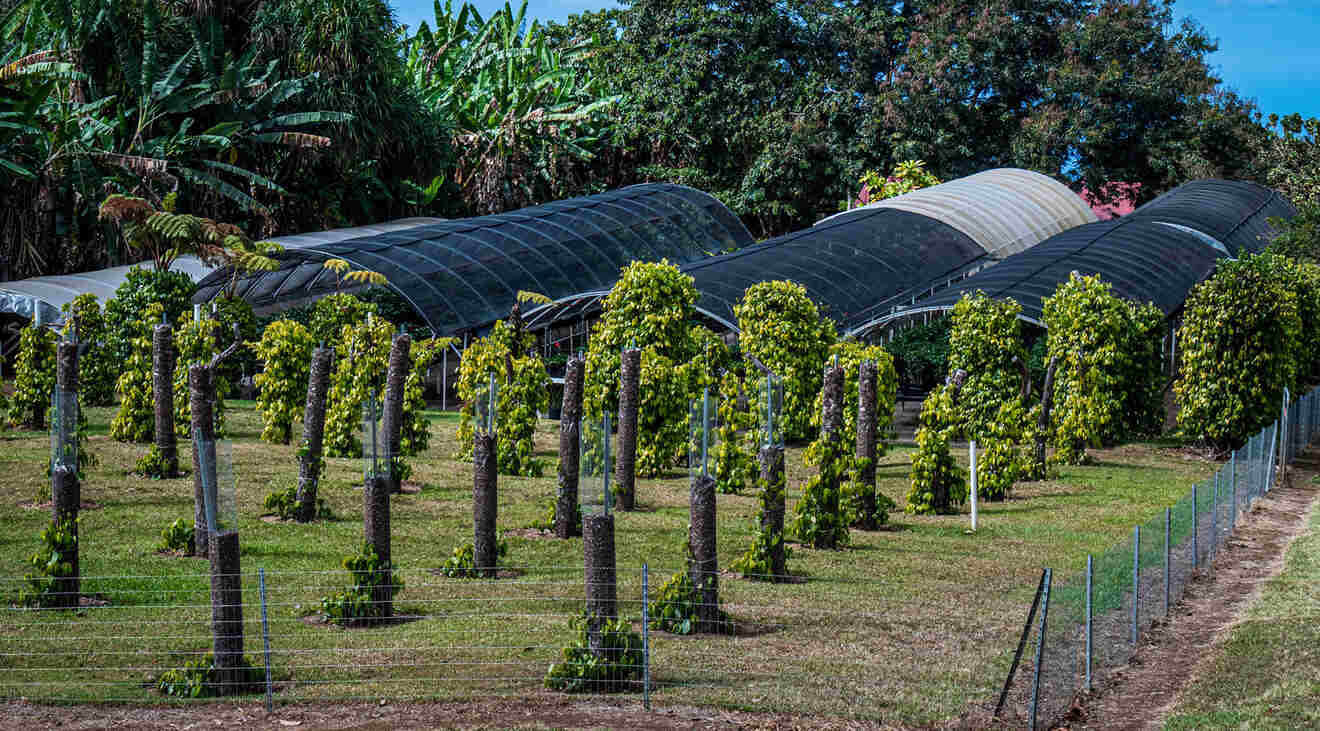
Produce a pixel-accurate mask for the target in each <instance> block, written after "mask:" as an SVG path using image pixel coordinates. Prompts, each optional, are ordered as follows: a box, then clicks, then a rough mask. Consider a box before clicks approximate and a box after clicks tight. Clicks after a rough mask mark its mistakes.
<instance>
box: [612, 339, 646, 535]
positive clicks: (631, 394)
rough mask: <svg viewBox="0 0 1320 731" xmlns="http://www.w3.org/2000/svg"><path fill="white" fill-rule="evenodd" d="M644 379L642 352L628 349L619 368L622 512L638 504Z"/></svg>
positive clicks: (618, 461) (617, 464) (617, 470)
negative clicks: (639, 425) (639, 413)
mask: <svg viewBox="0 0 1320 731" xmlns="http://www.w3.org/2000/svg"><path fill="white" fill-rule="evenodd" d="M641 377H642V351H640V350H638V349H636V348H625V349H624V350H623V352H622V353H621V354H620V367H619V451H618V456H617V457H616V458H615V461H614V482H615V484H616V485H617V486H618V487H617V488H616V489H617V490H618V494H619V509H620V510H632V509H634V508H635V507H636V504H637V402H638V395H639V394H638V389H639V385H640V382H641Z"/></svg>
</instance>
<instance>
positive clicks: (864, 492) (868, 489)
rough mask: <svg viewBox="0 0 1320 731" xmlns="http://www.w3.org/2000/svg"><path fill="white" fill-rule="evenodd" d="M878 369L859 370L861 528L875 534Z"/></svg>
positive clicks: (868, 364) (864, 366) (865, 367)
mask: <svg viewBox="0 0 1320 731" xmlns="http://www.w3.org/2000/svg"><path fill="white" fill-rule="evenodd" d="M876 373H877V372H876V367H875V362H874V361H869V360H867V361H862V364H861V366H860V367H859V368H858V369H857V459H858V460H859V462H860V464H861V467H860V469H858V470H857V481H858V482H859V483H860V484H859V486H858V488H859V496H860V497H861V503H862V515H861V516H859V517H858V520H857V527H859V528H861V529H862V530H875V529H876V527H877V525H876V522H875V460H876V451H877V450H876V413H875V409H876V396H875V390H876V378H877V375H876Z"/></svg>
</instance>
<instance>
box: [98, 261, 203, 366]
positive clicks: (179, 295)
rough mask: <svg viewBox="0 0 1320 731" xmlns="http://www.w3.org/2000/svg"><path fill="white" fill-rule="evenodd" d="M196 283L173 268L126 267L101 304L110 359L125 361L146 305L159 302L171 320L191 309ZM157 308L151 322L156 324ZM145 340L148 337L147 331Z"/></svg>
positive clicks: (137, 331) (137, 333)
mask: <svg viewBox="0 0 1320 731" xmlns="http://www.w3.org/2000/svg"><path fill="white" fill-rule="evenodd" d="M196 291H197V285H195V284H193V281H192V279H190V278H189V277H188V275H187V274H184V273H182V272H174V271H156V270H155V269H143V268H141V267H133V268H131V269H129V270H128V275H127V276H126V277H125V278H124V281H123V283H122V284H120V285H119V288H118V289H116V290H115V296H114V297H113V298H112V299H111V300H110V301H109V302H106V303H105V326H106V330H107V331H108V332H109V335H110V353H111V362H113V363H120V364H122V363H125V362H127V361H128V359H129V357H131V355H132V353H133V350H134V347H135V346H134V340H136V339H137V338H138V337H140V334H141V328H140V323H141V322H142V318H143V316H144V313H145V312H146V311H147V308H148V307H149V306H151V305H159V306H160V307H161V308H162V309H163V311H164V312H165V316H166V317H167V318H168V322H175V321H176V320H178V319H179V316H180V315H182V314H183V313H185V312H191V311H192V296H193V293H195V292H196ZM160 317H161V315H160V311H157V313H156V318H155V319H154V320H153V321H152V322H151V324H152V325H155V324H156V323H159V322H160V321H161V319H160ZM147 340H148V341H150V340H151V335H150V334H149V333H148V335H147Z"/></svg>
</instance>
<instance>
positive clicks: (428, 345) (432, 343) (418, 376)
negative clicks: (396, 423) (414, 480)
mask: <svg viewBox="0 0 1320 731" xmlns="http://www.w3.org/2000/svg"><path fill="white" fill-rule="evenodd" d="M452 340H453V339H452V338H429V339H427V340H414V341H413V343H412V349H411V350H410V351H409V353H410V355H411V358H412V369H411V370H409V371H408V377H407V378H406V379H405V380H404V382H403V423H402V424H401V425H400V429H399V450H400V451H401V452H402V453H403V455H405V456H414V455H418V454H421V453H423V452H425V451H426V450H427V448H428V447H429V446H430V445H431V421H430V419H427V418H426V398H425V391H426V386H425V382H426V372H427V370H428V369H429V368H430V367H431V366H432V365H434V364H435V362H436V361H437V360H439V359H440V354H441V353H443V352H444V349H445V348H448V347H449V344H450V343H451V342H452Z"/></svg>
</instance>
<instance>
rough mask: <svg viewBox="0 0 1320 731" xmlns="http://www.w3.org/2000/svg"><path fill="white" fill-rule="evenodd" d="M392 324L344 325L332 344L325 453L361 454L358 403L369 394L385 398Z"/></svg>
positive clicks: (339, 455) (392, 333) (360, 426)
mask: <svg viewBox="0 0 1320 731" xmlns="http://www.w3.org/2000/svg"><path fill="white" fill-rule="evenodd" d="M393 337H394V325H392V324H390V323H389V322H386V321H385V320H381V319H380V318H375V319H374V320H373V322H372V323H371V324H368V323H367V322H361V323H358V324H356V325H345V326H344V329H343V330H342V331H341V332H340V335H339V340H338V341H337V343H336V345H335V350H336V355H337V357H336V359H335V370H334V373H332V374H331V376H330V393H329V395H328V397H327V401H328V404H327V406H326V416H325V455H326V456H327V457H357V456H360V455H361V454H362V440H361V438H360V437H361V432H362V405H363V404H364V403H366V402H367V398H368V397H369V396H370V395H371V394H375V395H376V399H377V403H381V404H383V402H384V399H385V383H384V381H385V371H386V370H387V369H388V368H389V362H390V344H391V342H392V340H393Z"/></svg>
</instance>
